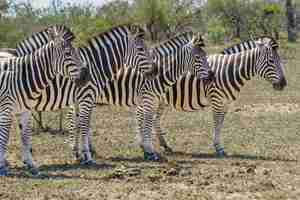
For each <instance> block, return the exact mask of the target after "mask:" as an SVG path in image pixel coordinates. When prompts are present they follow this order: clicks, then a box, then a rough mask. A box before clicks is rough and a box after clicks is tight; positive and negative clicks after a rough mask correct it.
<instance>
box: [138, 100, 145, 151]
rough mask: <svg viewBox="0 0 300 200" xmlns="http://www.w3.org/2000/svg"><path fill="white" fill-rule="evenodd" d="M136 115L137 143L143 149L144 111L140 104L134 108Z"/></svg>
mask: <svg viewBox="0 0 300 200" xmlns="http://www.w3.org/2000/svg"><path fill="white" fill-rule="evenodd" d="M136 117H137V122H138V132H137V144H138V145H139V146H140V147H141V148H142V149H143V135H142V133H143V124H144V111H143V107H142V106H138V107H137V109H136Z"/></svg>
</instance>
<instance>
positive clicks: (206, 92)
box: [141, 37, 287, 156]
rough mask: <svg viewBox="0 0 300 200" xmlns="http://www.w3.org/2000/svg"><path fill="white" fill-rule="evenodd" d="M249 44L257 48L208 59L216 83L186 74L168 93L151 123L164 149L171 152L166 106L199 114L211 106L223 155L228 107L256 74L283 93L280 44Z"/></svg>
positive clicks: (266, 40) (216, 142) (260, 41)
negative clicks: (163, 121) (165, 125)
mask: <svg viewBox="0 0 300 200" xmlns="http://www.w3.org/2000/svg"><path fill="white" fill-rule="evenodd" d="M247 43H252V44H255V45H252V47H251V49H248V50H246V49H243V48H236V47H231V48H232V49H235V51H239V50H241V51H242V52H240V53H236V54H229V55H220V54H217V55H211V56H209V57H208V62H209V65H210V67H211V69H212V70H213V72H214V74H215V81H214V82H212V83H210V84H206V83H203V81H201V80H198V79H197V78H196V77H195V76H193V75H191V74H187V75H184V76H182V77H181V78H180V79H179V80H178V81H177V82H176V84H175V85H174V86H173V87H172V89H171V90H169V91H168V92H167V93H166V96H165V100H166V101H165V102H164V103H162V102H161V103H159V104H158V106H157V107H156V111H155V112H154V114H155V117H154V119H153V124H151V125H152V126H153V128H154V130H155V132H156V134H157V135H158V137H159V141H160V144H161V145H162V146H163V147H165V148H166V149H168V150H170V148H169V147H168V145H167V143H166V141H165V139H164V138H163V134H164V132H163V131H162V129H161V127H160V118H161V115H162V114H163V110H164V107H165V106H164V104H168V105H169V106H171V107H173V108H174V109H176V110H179V111H197V110H202V109H203V108H204V107H207V106H211V109H212V111H213V119H214V128H213V138H214V139H213V144H214V146H215V149H216V152H217V154H218V155H219V156H224V155H225V152H224V148H223V147H222V145H221V144H220V130H221V128H222V126H223V121H224V116H225V113H226V111H227V106H228V105H229V104H230V103H231V102H233V101H235V100H236V99H237V98H238V97H239V94H240V92H241V90H242V89H243V86H244V85H245V84H246V83H247V82H248V81H250V80H251V79H252V77H254V76H256V75H258V76H260V77H262V78H264V79H265V80H266V81H268V82H271V83H272V85H273V87H274V89H276V90H282V89H283V88H284V87H285V86H286V84H287V82H286V79H285V77H284V74H283V69H282V65H281V61H280V57H279V55H278V53H277V49H278V44H277V42H276V41H275V40H274V39H273V38H269V37H262V38H258V39H257V40H255V41H252V42H251V41H248V42H247ZM237 46H239V45H237ZM141 137H142V138H143V137H145V136H144V135H142V136H141Z"/></svg>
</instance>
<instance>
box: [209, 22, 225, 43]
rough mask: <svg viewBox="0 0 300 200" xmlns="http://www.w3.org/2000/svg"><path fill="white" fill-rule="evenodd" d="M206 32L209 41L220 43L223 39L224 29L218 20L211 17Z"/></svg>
mask: <svg viewBox="0 0 300 200" xmlns="http://www.w3.org/2000/svg"><path fill="white" fill-rule="evenodd" d="M207 34H208V39H209V40H210V41H212V42H214V43H221V42H223V41H224V38H225V34H226V30H225V28H224V25H223V24H222V22H221V21H220V20H218V19H216V18H213V19H211V20H209V22H208V25H207Z"/></svg>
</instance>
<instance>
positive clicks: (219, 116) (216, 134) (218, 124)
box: [213, 112, 226, 157]
mask: <svg viewBox="0 0 300 200" xmlns="http://www.w3.org/2000/svg"><path fill="white" fill-rule="evenodd" d="M224 116H225V112H213V120H214V128H213V145H214V147H215V150H216V154H217V156H218V157H224V156H226V154H225V151H224V147H222V145H221V144H220V130H221V128H222V127H223V122H224Z"/></svg>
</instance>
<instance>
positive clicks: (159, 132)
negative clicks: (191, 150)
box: [153, 104, 173, 153]
mask: <svg viewBox="0 0 300 200" xmlns="http://www.w3.org/2000/svg"><path fill="white" fill-rule="evenodd" d="M164 108H165V105H164V104H159V106H158V109H157V111H156V115H155V117H154V120H153V125H154V130H155V133H156V135H157V137H158V141H159V145H160V146H161V147H163V148H164V150H165V152H167V153H172V152H173V150H172V148H171V147H170V146H169V145H168V143H167V141H166V140H165V138H164V136H165V135H166V132H165V131H163V130H162V128H161V124H160V121H161V116H162V115H163V113H164V111H165V109H164Z"/></svg>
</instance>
